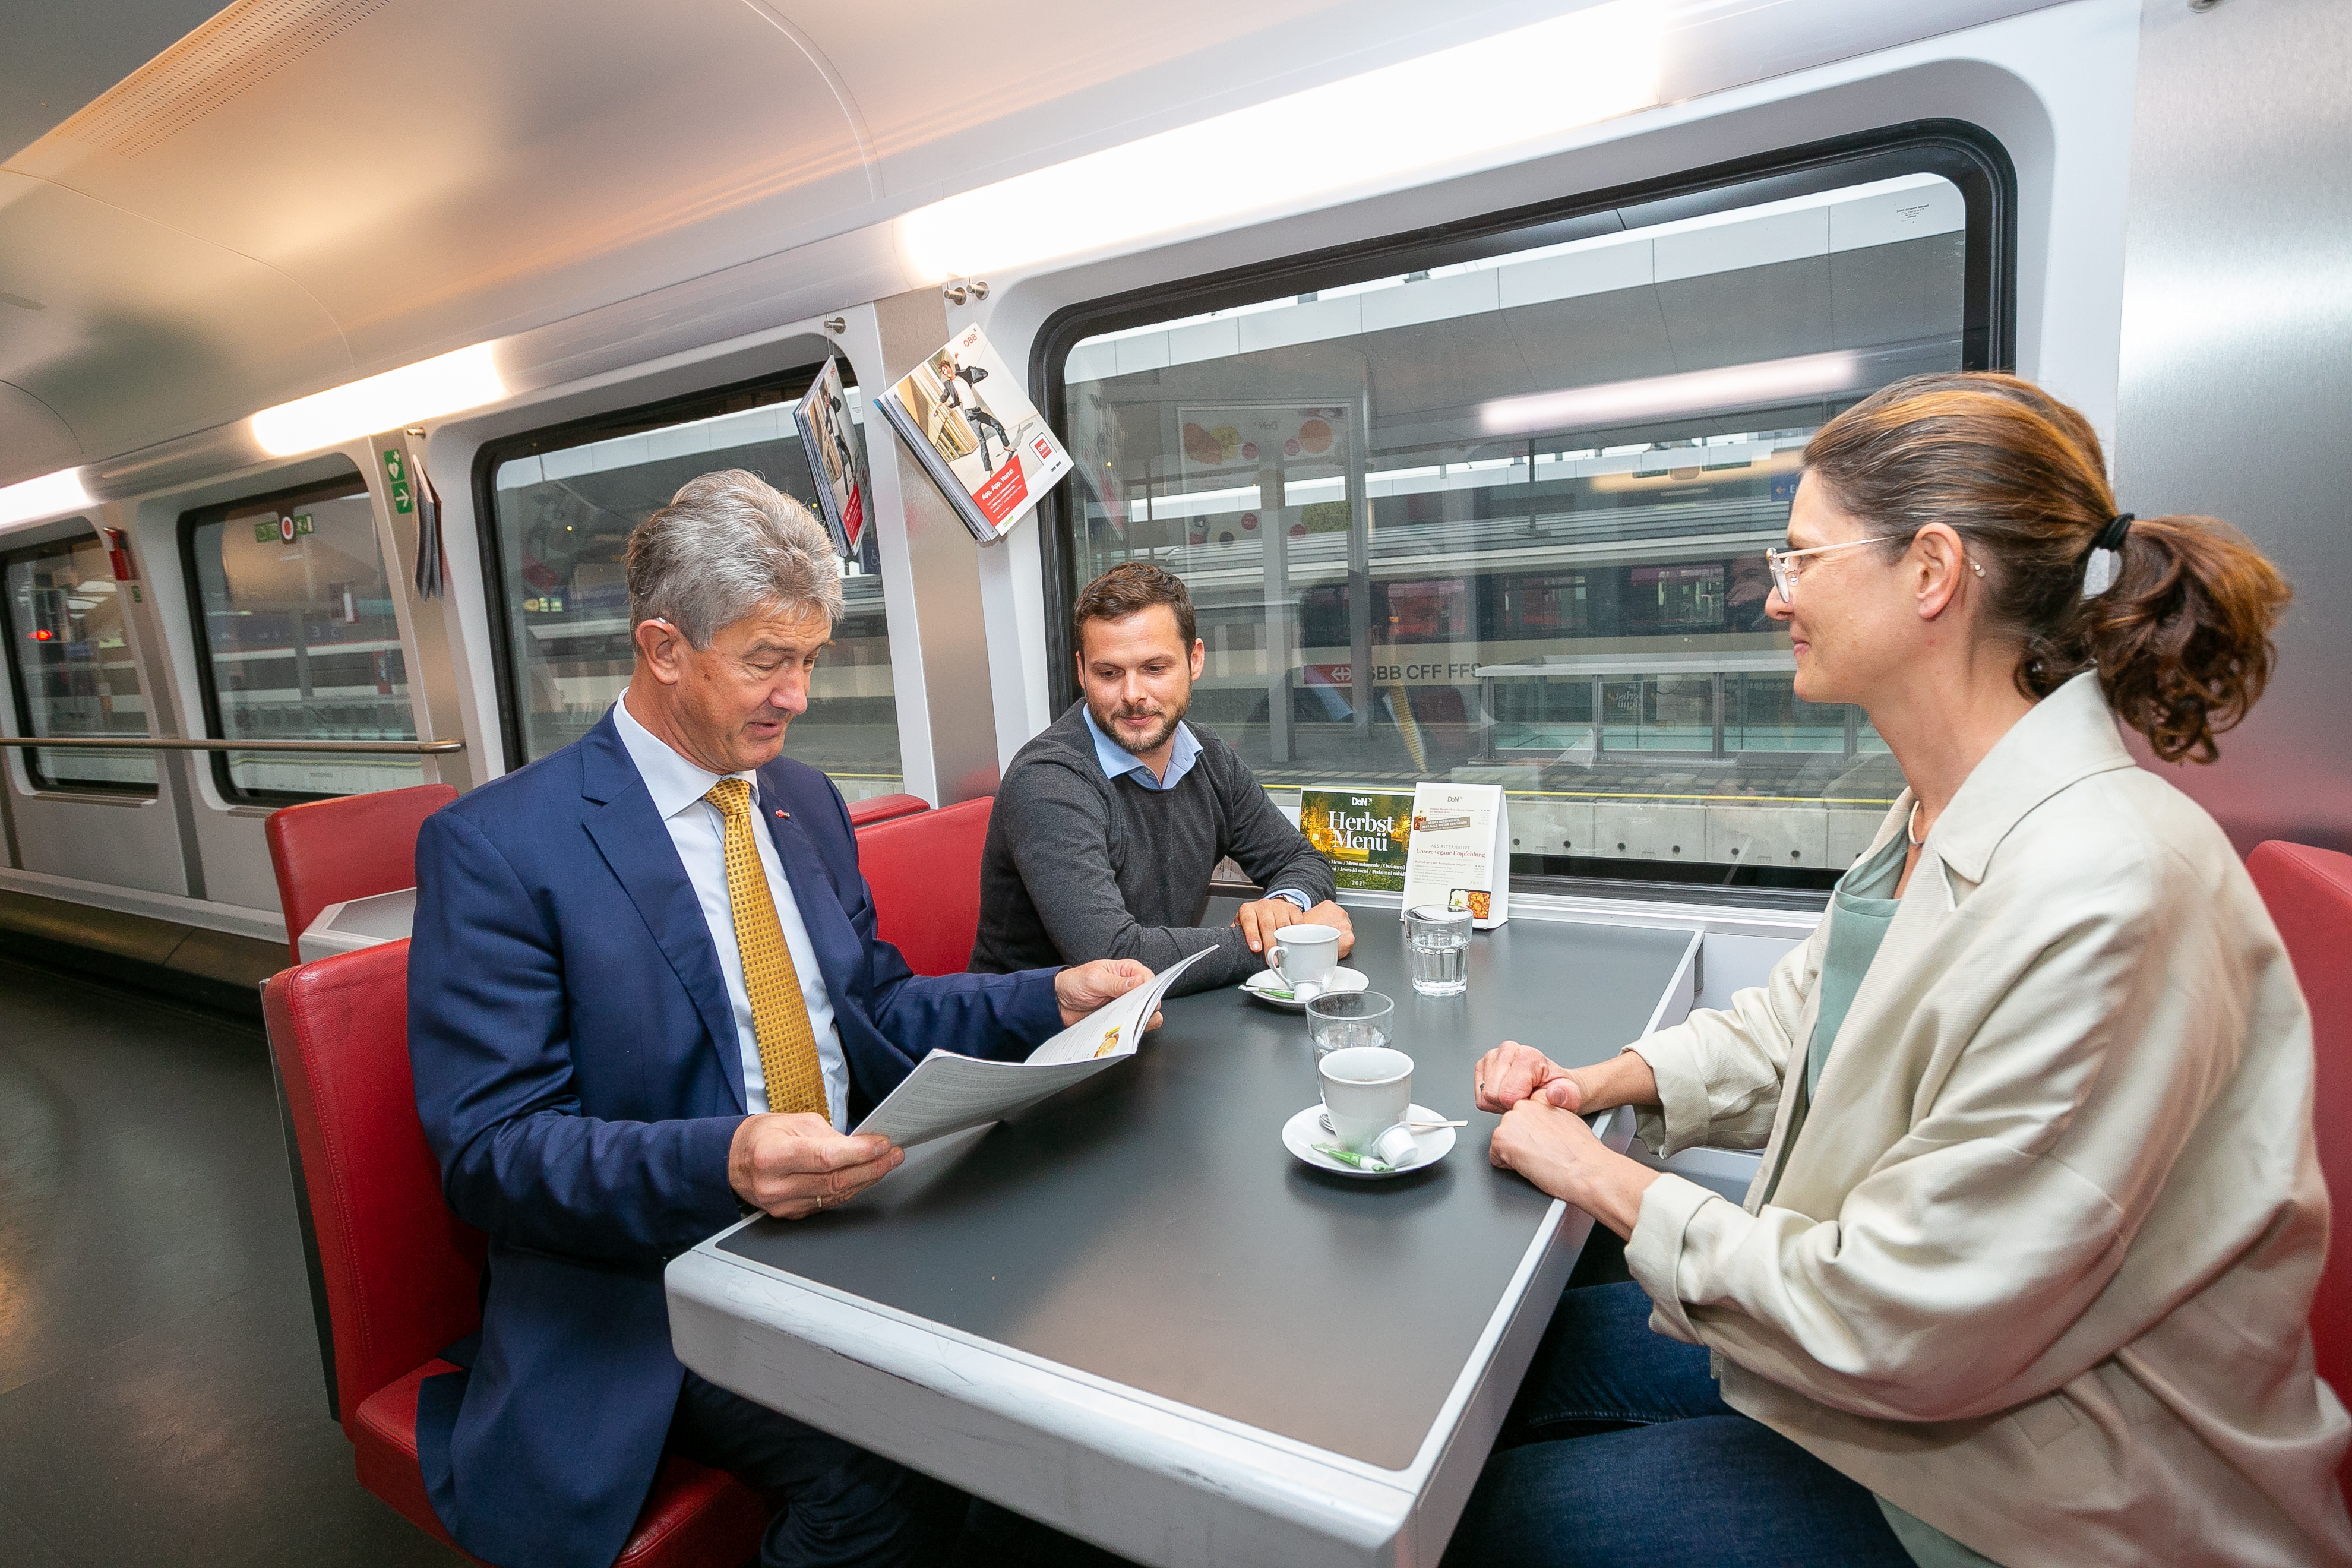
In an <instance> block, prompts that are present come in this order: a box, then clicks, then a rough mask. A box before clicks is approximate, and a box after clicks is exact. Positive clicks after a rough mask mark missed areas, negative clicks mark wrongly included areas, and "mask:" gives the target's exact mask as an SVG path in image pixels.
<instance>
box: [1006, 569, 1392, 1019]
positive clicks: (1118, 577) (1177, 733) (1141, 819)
mask: <svg viewBox="0 0 2352 1568" xmlns="http://www.w3.org/2000/svg"><path fill="white" fill-rule="evenodd" d="M1072 623H1073V625H1072V630H1073V631H1074V632H1075V633H1076V638H1075V640H1076V643H1077V648H1076V652H1077V656H1078V658H1077V665H1078V684H1079V688H1080V691H1081V693H1082V695H1081V698H1080V700H1078V701H1077V702H1075V703H1073V704H1072V705H1071V707H1070V710H1069V711H1068V712H1066V713H1065V714H1063V715H1062V716H1061V718H1059V719H1058V720H1056V721H1054V722H1053V723H1052V724H1051V725H1049V726H1047V727H1046V729H1045V732H1044V733H1042V734H1040V735H1038V736H1037V737H1035V738H1034V740H1032V741H1031V742H1029V743H1028V744H1027V745H1025V746H1024V747H1022V748H1021V751H1020V752H1019V754H1018V755H1016V756H1015V757H1014V758H1013V764H1012V766H1010V767H1008V768H1007V769H1005V771H1004V782H1003V785H1002V786H1000V787H999V789H998V790H997V793H996V809H995V812H994V813H993V814H992V816H990V818H989V823H988V846H987V847H986V849H985V850H984V851H983V852H982V857H981V873H980V878H981V916H980V932H979V937H978V940H977V941H975V942H973V943H972V950H971V967H972V968H973V969H974V970H976V971H978V972H979V973H983V974H988V973H1006V972H1008V971H1012V970H1017V969H1021V968H1024V967H1027V966H1030V965H1031V964H1033V963H1039V962H1042V963H1080V962H1083V960H1082V959H1081V957H1080V956H1079V955H1081V954H1084V955H1087V957H1103V958H1132V959H1137V960H1139V961H1141V962H1142V963H1147V964H1150V966H1151V967H1152V968H1154V969H1165V968H1167V967H1168V966H1169V965H1171V964H1172V963H1175V962H1176V961H1177V960H1179V959H1181V958H1183V957H1185V956H1186V955H1187V954H1190V953H1193V952H1199V951H1200V950H1201V949H1202V948H1212V947H1213V948H1217V949H1220V950H1221V952H1220V956H1219V957H1217V958H1214V959H1208V960H1203V961H1202V963H1200V964H1199V965H1197V966H1196V967H1194V968H1193V969H1192V970H1190V971H1188V972H1186V973H1185V975H1184V978H1183V979H1182V980H1181V981H1179V982H1178V983H1177V985H1178V988H1179V989H1180V990H1183V991H1197V990H1201V989H1203V988H1205V987H1208V986H1212V985H1227V984H1232V983H1233V982H1234V981H1236V980H1240V979H1243V978H1244V977H1245V976H1247V975H1248V974H1250V973H1253V972H1254V971H1255V970H1257V969H1259V968H1261V967H1263V965H1264V963H1265V957H1264V954H1265V950H1266V948H1267V946H1268V945H1270V943H1271V942H1272V939H1273V937H1274V933H1275V932H1276V931H1279V930H1280V929H1281V928H1282V927H1284V926H1286V925H1290V924H1293V923H1295V922H1297V921H1313V922H1314V923H1315V924H1318V925H1328V926H1332V927H1336V928H1337V929H1338V930H1339V932H1340V952H1341V953H1342V954H1343V955H1344V954H1345V953H1346V952H1347V950H1348V948H1349V945H1350V944H1351V943H1352V942H1353V940H1354V934H1355V933H1354V931H1353V928H1352V927H1351V926H1350V925H1349V921H1348V916H1347V913H1346V911H1345V910H1341V909H1340V908H1339V905H1338V904H1337V903H1335V902H1333V901H1332V891H1333V889H1332V877H1331V868H1330V867H1329V865H1328V864H1327V863H1326V862H1325V861H1324V859H1323V857H1322V856H1320V855H1318V853H1316V851H1315V847H1314V846H1312V845H1310V844H1308V843H1307V840H1306V839H1305V838H1303V837H1300V836H1299V832H1298V829H1297V828H1296V827H1294V826H1291V825H1290V824H1289V822H1288V821H1286V820H1285V818H1284V817H1283V815H1282V813H1281V812H1280V811H1278V810H1276V808H1275V805H1274V803H1273V802H1272V801H1269V800H1268V799H1266V797H1265V790H1264V789H1262V788H1260V787H1259V785H1258V782H1257V780H1256V779H1255V777H1254V776H1252V774H1251V773H1250V771H1249V768H1248V767H1247V765H1246V764H1244V763H1243V762H1242V760H1241V758H1240V757H1239V756H1237V755H1235V754H1234V749H1233V748H1232V747H1231V746H1228V745H1226V744H1225V743H1224V742H1223V741H1221V740H1219V739H1218V738H1217V737H1216V736H1215V735H1213V734H1212V733H1210V732H1209V731H1206V730H1196V729H1194V728H1193V727H1192V726H1191V725H1188V724H1186V723H1185V721H1184V716H1185V714H1186V713H1187V712H1188V711H1190V710H1191V708H1192V682H1193V681H1195V680H1196V679H1199V678H1200V676H1201V673H1202V668H1203V664H1204V661H1205V659H1206V657H1207V656H1206V652H1205V650H1204V649H1203V648H1202V646H1201V637H1200V631H1199V628H1198V627H1197V626H1195V625H1194V622H1193V618H1192V595H1190V594H1188V593H1186V592H1185V590H1184V583H1183V580H1182V579H1181V578H1180V577H1178V576H1177V575H1176V574H1174V573H1172V572H1167V571H1163V570H1162V569H1160V567H1157V566H1153V565H1150V564H1148V563H1144V562H1140V561H1130V562H1128V563H1125V564H1123V565H1118V566H1114V567H1112V568H1111V569H1110V570H1109V571H1108V572H1106V573H1104V574H1102V575H1101V576H1099V577H1097V578H1096V579H1095V580H1094V581H1093V582H1091V583H1089V584H1087V586H1086V590H1085V592H1083V593H1081V594H1080V595H1078V601H1077V604H1076V605H1075V606H1073V608H1072ZM1229 855H1230V856H1231V857H1233V858H1234V860H1235V861H1237V862H1239V863H1240V865H1241V868H1242V870H1243V871H1244V873H1245V874H1247V875H1248V876H1249V877H1250V878H1251V879H1254V880H1255V881H1256V882H1257V883H1258V884H1259V885H1260V886H1261V887H1264V888H1265V889H1267V892H1266V895H1265V897H1264V898H1262V899H1257V900H1252V901H1250V902H1248V903H1245V904H1244V905H1243V906H1242V907H1241V909H1240V910H1239V911H1238V912H1237V913H1236V914H1235V916H1234V923H1233V924H1232V925H1229V926H1204V925H1202V923H1201V921H1202V917H1203V915H1204V914H1205V913H1206V912H1207V909H1208V902H1209V879H1210V877H1211V876H1212V874H1213V872H1214V870H1215V868H1216V866H1217V863H1218V862H1219V861H1220V860H1223V858H1225V857H1227V856H1229ZM1039 954H1043V955H1045V956H1044V957H1043V958H1042V959H1040V958H1038V957H1036V955H1039Z"/></svg>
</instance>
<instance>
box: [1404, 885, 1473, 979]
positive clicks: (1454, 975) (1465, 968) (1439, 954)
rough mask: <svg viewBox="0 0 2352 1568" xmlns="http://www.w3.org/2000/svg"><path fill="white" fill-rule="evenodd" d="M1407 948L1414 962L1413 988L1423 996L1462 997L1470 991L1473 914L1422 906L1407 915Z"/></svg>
mask: <svg viewBox="0 0 2352 1568" xmlns="http://www.w3.org/2000/svg"><path fill="white" fill-rule="evenodd" d="M1404 945H1405V949H1406V952H1407V953H1408V954H1409V955H1410V956H1411V958H1412V988H1413V989H1414V990H1415V991H1417V992H1419V993H1420V994H1422V995H1423V996H1459V995H1461V994H1463V993H1464V992H1465V991H1467V990H1469V989H1470V911H1469V910H1449V909H1447V908H1446V907H1445V906H1444V905H1443V904H1420V905H1416V906H1415V907H1413V908H1412V909H1409V910H1405V912H1404Z"/></svg>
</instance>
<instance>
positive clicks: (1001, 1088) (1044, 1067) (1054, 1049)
mask: <svg viewBox="0 0 2352 1568" xmlns="http://www.w3.org/2000/svg"><path fill="white" fill-rule="evenodd" d="M1216 951H1217V950H1216V949H1215V948H1210V947H1204V948H1202V950H1201V951H1200V952H1196V953H1193V954H1192V956H1191V957H1189V958H1187V959H1185V960H1184V961H1183V962H1182V963H1177V964H1174V965H1172V966H1171V967H1170V968H1169V969H1167V970H1166V971H1164V972H1162V973H1160V974H1157V975H1154V976H1153V977H1152V979H1151V981H1150V984H1144V985H1139V986H1137V987H1136V988H1135V989H1134V990H1132V991H1130V992H1129V993H1128V994H1126V995H1124V996H1122V997H1120V998H1119V999H1118V1001H1116V1002H1113V1003H1111V1004H1109V1005H1108V1006H1104V1007H1098V1008H1097V1009H1096V1010H1095V1011H1094V1012H1092V1013H1089V1014H1087V1016H1085V1017H1083V1018H1081V1019H1079V1020H1078V1021H1077V1022H1076V1023H1075V1024H1073V1025H1071V1026H1069V1027H1068V1028H1066V1029H1065V1030H1063V1031H1062V1032H1061V1033H1060V1034H1058V1035H1055V1037H1053V1038H1052V1039H1050V1040H1047V1041H1046V1042H1045V1044H1044V1045H1042V1046H1039V1047H1037V1048H1036V1049H1035V1050H1034V1051H1032V1052H1030V1053H1029V1057H1028V1059H1027V1060H1025V1061H1017V1062H992V1061H983V1060H982V1059H981V1058H978V1057H963V1056H958V1055H956V1054H955V1053H954V1052H953V1051H937V1050H935V1051H933V1052H932V1053H931V1054H930V1055H929V1056H927V1057H925V1058H923V1059H922V1060H921V1061H919V1062H917V1063H916V1064H915V1070H914V1071H913V1072H910V1073H908V1075H907V1076H906V1077H905V1078H904V1079H901V1080H900V1081H899V1084H898V1088H896V1089H892V1090H891V1091H890V1093H889V1096H888V1098H887V1099H886V1100H883V1101H882V1103H881V1104H879V1105H877V1106H876V1107H875V1108H874V1110H873V1113H872V1114H871V1115H869V1116H867V1117H866V1120H865V1121H861V1122H859V1123H858V1124H857V1128H856V1131H859V1132H861V1133H864V1132H879V1133H880V1134H882V1136H884V1137H885V1138H887V1139H889V1140H890V1141H891V1142H894V1143H897V1144H899V1145H901V1146H908V1145H912V1144H916V1143H925V1142H929V1141H930V1140H932V1139H934V1138H944V1137H946V1136H947V1135H948V1134H949V1133H950V1132H961V1131H963V1130H964V1129H965V1128H967V1127H979V1126H982V1125H983V1124H985V1123H987V1122H991V1121H1003V1120H1004V1119H1005V1118H1006V1117H1008V1116H1011V1115H1013V1113H1014V1112H1016V1111H1021V1110H1027V1109H1028V1108H1029V1107H1031V1106H1033V1105H1034V1104H1036V1103H1037V1102H1038V1101H1039V1100H1045V1098H1047V1097H1048V1096H1050V1095H1055V1094H1059V1093H1060V1092H1061V1091H1062V1090H1064V1089H1067V1088H1069V1087H1070V1086H1071V1085H1072V1084H1074V1083H1080V1082H1083V1081H1085V1080H1086V1079H1090V1078H1092V1077H1094V1076H1095V1074H1097V1073H1098V1072H1100V1071H1102V1070H1103V1069H1104V1068H1110V1067H1116V1066H1118V1064H1119V1063H1120V1062H1122V1061H1124V1060H1126V1059H1127V1058H1129V1057H1131V1056H1133V1055H1134V1054H1135V1047H1136V1045H1137V1042H1139V1041H1140V1040H1141V1039H1142V1038H1143V1029H1144V1026H1145V1025H1147V1024H1149V1023H1150V1022H1151V1015H1152V1014H1153V1013H1155V1012H1157V1011H1158V1010H1159V1008H1160V998H1162V997H1164V996H1166V995H1167V994H1168V987H1169V986H1171V985H1172V984H1175V982H1176V977H1177V976H1178V975H1180V974H1181V973H1184V972H1185V971H1186V970H1188V969H1190V968H1192V965H1193V964H1195V963H1199V962H1200V961H1201V960H1202V959H1203V958H1206V957H1207V956H1208V955H1209V954H1210V953H1212V952H1216Z"/></svg>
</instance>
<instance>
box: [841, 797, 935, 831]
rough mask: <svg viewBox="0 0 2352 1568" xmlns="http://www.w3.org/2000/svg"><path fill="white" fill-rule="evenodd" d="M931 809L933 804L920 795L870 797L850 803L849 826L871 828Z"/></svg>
mask: <svg viewBox="0 0 2352 1568" xmlns="http://www.w3.org/2000/svg"><path fill="white" fill-rule="evenodd" d="M930 809H931V803H930V802H929V801H928V800H925V799H924V798H923V797H922V796H921V795H867V796H866V798H865V799H864V800H853V801H851V802H850V803H849V826H852V827H871V826H873V825H874V824H876V823H877V822H892V821H896V820H897V819H898V818H899V817H901V816H914V815H915V814H916V813H917V812H921V811H929V810H930Z"/></svg>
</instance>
